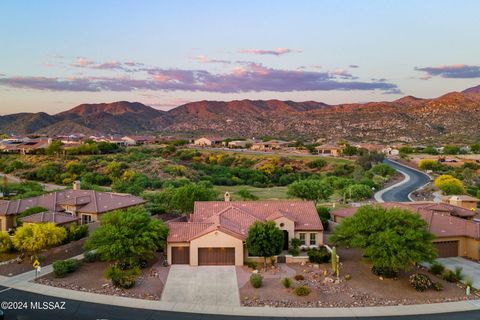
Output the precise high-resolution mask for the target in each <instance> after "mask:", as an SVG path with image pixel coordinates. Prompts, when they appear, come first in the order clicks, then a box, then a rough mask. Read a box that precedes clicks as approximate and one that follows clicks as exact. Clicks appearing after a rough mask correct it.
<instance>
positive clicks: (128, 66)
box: [70, 57, 144, 72]
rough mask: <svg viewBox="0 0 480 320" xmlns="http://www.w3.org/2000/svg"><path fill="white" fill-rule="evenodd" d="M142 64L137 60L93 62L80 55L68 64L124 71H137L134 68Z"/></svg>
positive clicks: (78, 66) (77, 66) (76, 66)
mask: <svg viewBox="0 0 480 320" xmlns="http://www.w3.org/2000/svg"><path fill="white" fill-rule="evenodd" d="M143 65H144V64H143V63H139V62H119V61H115V60H113V61H108V62H101V63H99V62H95V61H92V60H88V59H86V58H83V57H80V58H78V59H77V60H76V61H75V62H74V63H72V64H71V65H70V66H72V67H75V68H88V69H99V70H122V71H126V72H134V71H138V70H137V69H136V68H138V67H142V66H143Z"/></svg>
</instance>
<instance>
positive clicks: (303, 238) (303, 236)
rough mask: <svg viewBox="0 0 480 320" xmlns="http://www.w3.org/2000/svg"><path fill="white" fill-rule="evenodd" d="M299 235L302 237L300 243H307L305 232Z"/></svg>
mask: <svg viewBox="0 0 480 320" xmlns="http://www.w3.org/2000/svg"><path fill="white" fill-rule="evenodd" d="M298 236H299V237H300V245H302V246H304V245H305V233H300V234H299V235H298Z"/></svg>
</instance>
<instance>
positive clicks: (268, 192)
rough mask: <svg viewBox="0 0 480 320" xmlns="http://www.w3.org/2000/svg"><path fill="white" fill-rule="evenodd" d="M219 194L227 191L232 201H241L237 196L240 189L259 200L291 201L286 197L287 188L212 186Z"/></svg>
mask: <svg viewBox="0 0 480 320" xmlns="http://www.w3.org/2000/svg"><path fill="white" fill-rule="evenodd" d="M214 189H215V190H217V191H218V192H219V193H220V194H222V195H223V194H224V193H225V192H226V191H228V192H229V193H230V194H231V195H232V200H242V198H241V197H240V196H239V195H238V194H237V192H238V191H239V190H240V189H247V190H248V191H250V192H251V193H252V194H254V195H256V196H257V197H258V198H259V200H276V199H292V197H290V196H289V195H287V187H271V188H255V187H251V186H214Z"/></svg>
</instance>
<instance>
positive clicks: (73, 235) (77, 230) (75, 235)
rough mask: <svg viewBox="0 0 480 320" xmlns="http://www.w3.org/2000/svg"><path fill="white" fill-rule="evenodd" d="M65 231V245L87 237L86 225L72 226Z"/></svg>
mask: <svg viewBox="0 0 480 320" xmlns="http://www.w3.org/2000/svg"><path fill="white" fill-rule="evenodd" d="M66 230H67V237H66V238H65V242H66V243H68V242H71V241H76V240H80V239H82V238H85V237H86V236H88V225H86V224H83V225H80V226H78V225H75V224H72V225H70V227H69V228H68V229H66Z"/></svg>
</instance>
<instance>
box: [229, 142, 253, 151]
mask: <svg viewBox="0 0 480 320" xmlns="http://www.w3.org/2000/svg"><path fill="white" fill-rule="evenodd" d="M252 144H253V142H252V141H250V140H234V141H230V142H229V143H227V147H229V148H243V149H244V148H246V147H248V146H249V145H252Z"/></svg>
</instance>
